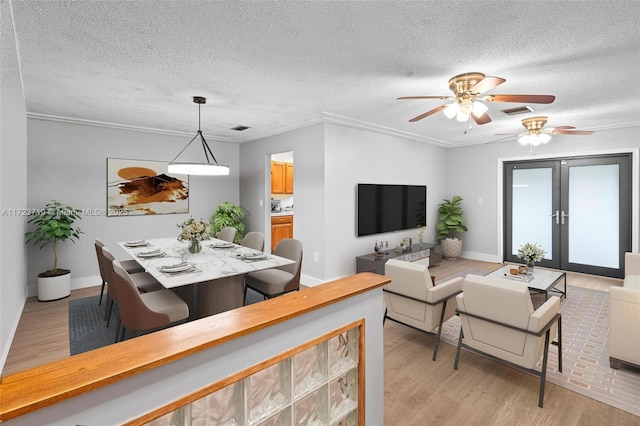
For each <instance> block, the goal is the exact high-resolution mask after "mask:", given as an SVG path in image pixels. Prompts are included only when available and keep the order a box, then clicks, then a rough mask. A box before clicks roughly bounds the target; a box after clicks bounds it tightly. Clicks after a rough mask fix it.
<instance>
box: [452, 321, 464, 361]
mask: <svg viewBox="0 0 640 426" xmlns="http://www.w3.org/2000/svg"><path fill="white" fill-rule="evenodd" d="M461 347H462V327H460V336H459V337H458V347H457V348H456V360H455V361H454V363H453V369H454V370H457V369H458V360H459V359H460V348H461Z"/></svg>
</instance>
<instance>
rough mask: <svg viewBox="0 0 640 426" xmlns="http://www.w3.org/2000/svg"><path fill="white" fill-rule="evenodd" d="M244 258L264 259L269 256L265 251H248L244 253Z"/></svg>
mask: <svg viewBox="0 0 640 426" xmlns="http://www.w3.org/2000/svg"><path fill="white" fill-rule="evenodd" d="M242 257H243V258H245V259H247V260H256V259H264V258H265V257H267V255H266V254H264V253H246V254H243V255H242Z"/></svg>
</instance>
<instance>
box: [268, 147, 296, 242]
mask: <svg viewBox="0 0 640 426" xmlns="http://www.w3.org/2000/svg"><path fill="white" fill-rule="evenodd" d="M270 188H271V189H270V192H271V236H270V237H271V238H270V241H271V245H270V248H271V252H272V253H273V251H274V250H275V248H276V246H277V245H278V242H279V241H280V240H282V239H283V238H293V219H294V200H293V194H294V166H293V151H287V152H280V153H275V154H271V186H270Z"/></svg>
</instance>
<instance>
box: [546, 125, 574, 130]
mask: <svg viewBox="0 0 640 426" xmlns="http://www.w3.org/2000/svg"><path fill="white" fill-rule="evenodd" d="M556 129H560V130H569V129H575V127H573V126H557V127H554V128H553V129H551V130H556Z"/></svg>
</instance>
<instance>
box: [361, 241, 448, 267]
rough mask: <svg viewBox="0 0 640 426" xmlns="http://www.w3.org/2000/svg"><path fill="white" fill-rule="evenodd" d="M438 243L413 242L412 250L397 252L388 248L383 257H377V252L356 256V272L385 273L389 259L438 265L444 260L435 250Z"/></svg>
mask: <svg viewBox="0 0 640 426" xmlns="http://www.w3.org/2000/svg"><path fill="white" fill-rule="evenodd" d="M435 247H437V245H436V244H430V243H422V244H413V245H412V246H411V249H410V250H405V251H401V252H397V251H395V250H387V251H386V252H383V256H382V257H376V255H375V253H369V254H365V255H362V256H358V257H356V274H357V273H359V272H375V273H376V274H380V275H384V264H385V263H387V260H389V259H397V260H405V261H407V262H415V261H421V262H420V263H425V261H426V262H428V263H427V265H429V266H436V265H437V264H439V263H440V261H441V260H442V255H441V254H440V253H438V252H436V251H435V250H434V248H435Z"/></svg>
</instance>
